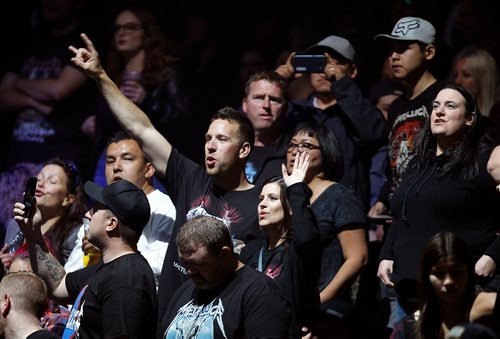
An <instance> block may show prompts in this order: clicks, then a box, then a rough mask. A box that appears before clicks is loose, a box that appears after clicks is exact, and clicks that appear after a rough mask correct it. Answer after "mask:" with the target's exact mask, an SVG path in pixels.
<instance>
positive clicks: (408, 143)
mask: <svg viewBox="0 0 500 339" xmlns="http://www.w3.org/2000/svg"><path fill="white" fill-rule="evenodd" d="M444 86H445V83H444V82H442V81H436V82H435V83H433V84H432V85H430V86H429V87H427V88H426V89H425V90H424V91H423V92H422V93H421V94H420V95H418V96H417V97H415V98H413V99H407V98H405V97H404V96H400V97H398V98H397V99H396V100H394V101H393V103H392V104H391V106H390V107H389V111H388V113H387V114H388V117H387V120H388V124H389V126H390V127H391V131H390V133H389V141H388V146H387V152H388V162H387V166H388V168H387V170H386V172H387V173H386V174H387V176H388V180H387V182H386V183H385V184H384V187H383V189H382V191H381V193H380V196H379V200H380V201H383V202H385V203H387V202H389V200H390V199H391V198H392V195H393V194H394V191H395V190H396V188H397V187H398V186H399V184H400V183H401V179H402V176H403V174H404V173H405V171H406V168H407V167H408V163H409V161H410V159H411V154H412V152H413V150H414V147H415V142H416V140H417V139H416V138H417V133H418V132H419V131H420V130H421V129H422V127H423V126H424V123H425V121H426V120H427V118H428V117H429V116H430V115H431V113H432V101H433V100H434V99H435V98H436V96H437V94H438V93H439V91H440V90H441V89H442V88H443V87H444Z"/></svg>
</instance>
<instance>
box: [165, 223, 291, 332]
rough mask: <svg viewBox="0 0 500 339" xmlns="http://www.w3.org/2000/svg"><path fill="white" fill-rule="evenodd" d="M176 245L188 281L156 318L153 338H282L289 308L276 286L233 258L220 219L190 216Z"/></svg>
mask: <svg viewBox="0 0 500 339" xmlns="http://www.w3.org/2000/svg"><path fill="white" fill-rule="evenodd" d="M176 241H177V245H178V248H179V258H180V259H181V261H182V263H183V265H184V266H185V267H186V270H187V274H188V275H189V277H190V278H191V279H189V280H187V281H186V282H184V283H183V284H182V285H181V286H180V287H179V289H178V290H177V291H176V292H175V294H174V296H173V297H172V299H170V305H169V307H168V311H167V313H165V314H164V315H163V317H161V315H160V318H161V319H162V321H161V324H160V328H159V332H158V337H160V336H161V337H164V338H201V337H207V338H286V337H288V328H289V323H290V310H289V306H288V304H287V302H286V301H285V299H284V297H283V296H282V294H281V292H280V289H279V287H278V285H277V284H276V283H275V282H274V281H273V280H272V279H271V278H269V277H267V276H266V275H265V274H263V273H261V272H258V271H255V270H254V269H252V268H251V267H249V266H246V265H244V264H243V263H242V262H241V261H239V260H238V256H237V255H236V254H235V253H234V252H233V245H232V240H231V236H230V234H229V230H228V228H227V227H226V226H225V225H224V223H223V222H222V221H220V220H217V219H215V218H213V217H210V216H200V217H195V218H193V219H191V220H189V221H188V222H186V223H185V224H184V225H183V226H181V228H180V229H179V231H178V232H177V238H176Z"/></svg>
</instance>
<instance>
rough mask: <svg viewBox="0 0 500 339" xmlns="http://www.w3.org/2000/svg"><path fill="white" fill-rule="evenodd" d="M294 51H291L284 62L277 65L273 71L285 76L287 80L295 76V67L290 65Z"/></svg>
mask: <svg viewBox="0 0 500 339" xmlns="http://www.w3.org/2000/svg"><path fill="white" fill-rule="evenodd" d="M294 55H295V52H293V53H291V54H290V55H289V56H288V58H287V59H286V63H284V64H282V65H279V66H278V68H276V69H275V70H274V71H275V72H276V73H278V74H279V75H281V76H282V77H283V78H285V79H286V80H287V81H292V80H293V79H294V77H295V75H296V74H295V68H294V67H293V65H292V58H293V56H294Z"/></svg>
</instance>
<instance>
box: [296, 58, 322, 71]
mask: <svg viewBox="0 0 500 339" xmlns="http://www.w3.org/2000/svg"><path fill="white" fill-rule="evenodd" d="M292 65H293V67H294V68H295V72H297V73H323V72H324V71H325V65H326V57H325V56H324V55H319V54H296V55H294V56H293V58H292Z"/></svg>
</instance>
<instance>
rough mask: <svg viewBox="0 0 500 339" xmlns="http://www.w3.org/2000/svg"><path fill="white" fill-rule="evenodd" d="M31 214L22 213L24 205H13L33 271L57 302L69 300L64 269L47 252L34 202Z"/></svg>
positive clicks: (40, 217) (39, 216)
mask: <svg viewBox="0 0 500 339" xmlns="http://www.w3.org/2000/svg"><path fill="white" fill-rule="evenodd" d="M32 210H33V213H32V215H30V216H28V217H26V216H25V215H24V205H23V204H22V203H19V202H18V203H16V204H15V205H14V219H15V220H16V222H17V224H18V225H19V227H20V228H21V230H22V231H23V233H24V236H25V238H26V241H27V243H28V248H29V253H30V261H31V266H32V268H33V271H34V272H35V273H37V274H38V275H40V276H41V277H42V279H43V280H44V281H45V284H46V285H47V290H48V292H49V294H50V295H51V296H52V297H53V298H54V299H55V300H57V301H59V302H64V303H66V302H69V300H68V298H69V295H68V291H67V290H66V281H65V277H66V271H65V270H64V267H63V266H62V265H61V264H60V263H59V261H57V259H56V258H55V257H54V256H53V255H52V254H51V253H50V252H49V250H48V248H47V245H46V244H45V241H44V239H43V236H42V232H41V230H40V224H41V221H42V216H41V213H40V210H39V209H38V208H37V207H36V203H34V206H33V208H32Z"/></svg>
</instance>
